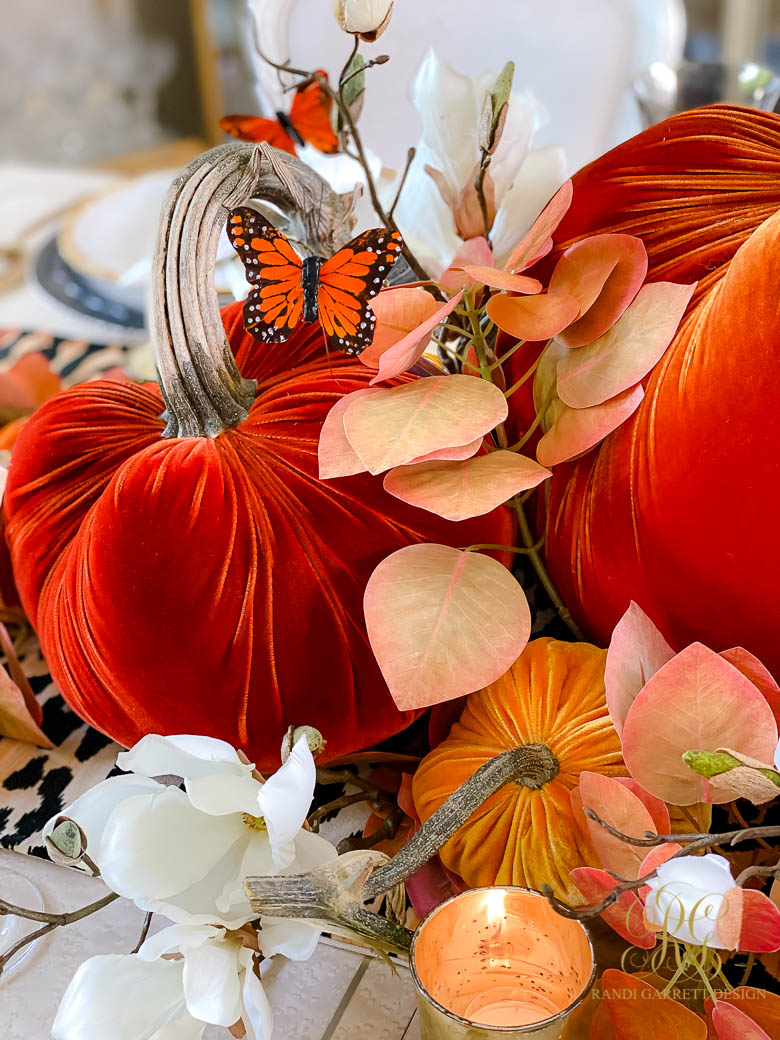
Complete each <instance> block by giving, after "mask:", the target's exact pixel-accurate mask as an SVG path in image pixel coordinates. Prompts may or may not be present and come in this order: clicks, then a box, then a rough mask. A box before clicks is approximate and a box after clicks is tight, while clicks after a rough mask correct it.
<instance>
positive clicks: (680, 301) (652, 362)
mask: <svg viewBox="0 0 780 1040" xmlns="http://www.w3.org/2000/svg"><path fill="white" fill-rule="evenodd" d="M695 288H696V283H695V282H694V283H693V285H676V284H675V283H674V282H653V283H652V284H650V285H645V286H643V287H642V288H641V289H640V290H639V293H638V294H637V296H636V299H635V300H634V301H633V303H632V304H631V306H630V307H629V308H628V309H627V310H626V312H625V313H624V314H623V316H622V317H621V318H619V319H618V320H617V321H616V322H615V324H614V325H613V326H612V327H611V328H610V329H608V330H607V331H606V332H605V333H604V334H603V335H602V336H599V338H598V339H596V340H594V341H593V342H592V343H588V344H587V346H584V347H581V348H580V349H579V350H570V351H569V352H568V354H567V355H566V356H565V357H564V358H562V359H561V360H560V361H559V362H558V396H559V397H560V399H561V400H562V401H563V403H564V404H568V405H570V406H571V407H572V408H591V407H592V406H593V405H596V404H601V403H602V401H607V400H609V398H610V397H615V395H616V394H620V393H622V392H623V391H624V390H628V389H629V388H630V387H632V386H635V385H636V384H637V383H639V382H640V381H641V380H642V379H644V377H645V376H646V375H647V374H648V372H650V371H651V370H652V369H653V368H654V367H655V366H656V365H657V364H658V362H659V361H660V360H661V358H662V357H663V355H664V353H665V352H666V349H667V347H668V346H669V344H670V343H671V342H672V337H673V336H674V334H675V332H676V331H677V326H678V325H679V324H680V320H681V318H682V316H683V313H684V311H685V308H686V307H687V306H688V303H689V301H690V298H691V296H692V295H693V290H694V289H695ZM578 324H579V323H578ZM564 338H565V337H564Z"/></svg>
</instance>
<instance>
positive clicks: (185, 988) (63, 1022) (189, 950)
mask: <svg viewBox="0 0 780 1040" xmlns="http://www.w3.org/2000/svg"><path fill="white" fill-rule="evenodd" d="M171 955H173V956H174V957H175V958H176V959H168V958H170V957H171ZM253 967H254V966H253V954H252V951H251V950H249V949H246V948H245V947H244V946H243V945H242V943H241V938H240V936H237V935H235V934H234V933H230V932H227V931H226V930H225V929H224V928H215V927H212V926H209V925H181V924H175V925H171V927H169V928H164V929H163V930H162V931H161V932H157V934H155V935H152V936H150V937H149V938H148V939H147V940H146V942H144V944H143V946H142V947H141V949H140V950H139V952H138V953H137V954H114V955H108V956H98V957H91V958H90V959H89V960H87V961H85V962H84V963H83V964H82V965H81V966H80V967H79V969H78V971H77V972H76V974H75V975H74V976H73V979H72V980H71V983H70V985H69V986H68V988H67V990H66V991H65V995H64V996H63V998H62V1001H61V1002H60V1006H59V1009H58V1010H57V1015H56V1017H55V1019H54V1023H53V1025H52V1036H53V1037H54V1040H95V1038H96V1037H100V1038H101V1040H190V1038H192V1040H195V1038H197V1037H200V1035H201V1032H202V1030H203V1027H204V1025H205V1024H206V1023H209V1024H211V1025H217V1026H227V1027H230V1026H232V1025H235V1024H236V1023H237V1022H238V1021H239V1019H241V1020H243V1023H244V1026H245V1028H246V1032H247V1037H248V1038H249V1040H269V1038H270V1036H271V1030H272V1025H273V1019H272V1013H271V1006H270V1004H269V1002H268V998H267V996H266V995H265V992H264V991H263V986H262V984H261V982H260V979H259V978H258V976H257V974H256V973H255V971H254V970H253Z"/></svg>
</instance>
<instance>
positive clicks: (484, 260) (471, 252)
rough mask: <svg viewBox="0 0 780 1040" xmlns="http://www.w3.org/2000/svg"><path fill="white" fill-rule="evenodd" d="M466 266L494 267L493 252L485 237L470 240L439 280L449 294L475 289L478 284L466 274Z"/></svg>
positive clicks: (465, 243)
mask: <svg viewBox="0 0 780 1040" xmlns="http://www.w3.org/2000/svg"><path fill="white" fill-rule="evenodd" d="M465 264H478V265H479V266H481V267H492V265H493V252H492V250H491V248H490V246H489V245H488V244H487V240H486V238H485V236H484V235H480V236H478V237H477V238H469V239H468V240H467V241H466V242H464V243H463V245H462V246H461V247H460V249H459V250H458V251H457V253H456V254H455V256H454V257H453V258H452V260H451V261H450V266H449V267H448V268H447V270H446V271H445V272H444V274H443V275H442V276H441V278H440V279H439V285H440V286H441V287H442V289H446V290H447V291H448V292H457V291H458V289H473V288H474V286H475V285H476V284H477V283H476V282H475V280H474V279H473V278H469V277H468V275H466V274H465V272H464V270H463V267H464V265H465Z"/></svg>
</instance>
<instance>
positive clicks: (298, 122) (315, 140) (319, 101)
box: [290, 70, 339, 154]
mask: <svg viewBox="0 0 780 1040" xmlns="http://www.w3.org/2000/svg"><path fill="white" fill-rule="evenodd" d="M318 71H319V72H320V74H321V75H323V76H324V75H325V74H324V73H323V72H322V70H318ZM330 110H331V99H330V96H329V95H328V94H327V93H326V92H325V90H323V88H322V84H321V83H318V82H317V81H316V80H315V81H314V82H313V83H308V84H307V85H306V86H305V87H301V88H300V89H299V90H297V91H296V93H295V97H294V98H293V102H292V106H291V107H290V122H291V123H292V125H293V127H294V128H295V130H296V131H297V132H298V134H300V136H301V139H302V140H304V141H305V142H306V143H307V144H311V145H313V146H314V147H315V148H316V149H317V150H318V151H320V152H327V153H329V154H330V153H333V152H337V151H338V150H339V141H338V138H337V137H336V134H335V132H334V130H333V126H332V124H331V121H330Z"/></svg>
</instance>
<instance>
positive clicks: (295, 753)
mask: <svg viewBox="0 0 780 1040" xmlns="http://www.w3.org/2000/svg"><path fill="white" fill-rule="evenodd" d="M117 763H118V765H119V766H120V767H121V768H122V769H127V770H130V774H129V775H128V776H117V777H112V778H110V779H108V780H104V781H103V782H102V783H100V784H98V785H97V786H96V787H93V788H92V789H91V790H90V791H87V792H86V794H84V795H82V796H81V797H80V798H78V799H76V801H75V802H73V804H72V805H70V806H68V807H67V808H66V809H65V810H63V814H62V815H64V816H67V817H70V818H71V819H73V820H75V821H76V822H77V823H78V824H79V825H80V826H81V829H82V830H83V831H84V833H85V835H86V838H87V849H88V852H89V855H90V857H91V858H92V859H93V860H94V861H95V863H96V864H97V866H98V868H99V870H100V873H101V875H102V877H103V880H104V881H105V882H106V884H107V885H108V886H109V888H111V889H112V890H113V891H114V892H118V893H119V895H122V896H126V897H127V898H128V899H132V900H133V901H134V902H135V903H136V904H137V905H138V906H139V907H141V909H143V910H151V911H154V912H158V913H162V914H164V915H165V916H166V917H168V918H169V919H170V920H172V921H175V922H177V923H180V924H205V925H223V926H225V927H226V928H240V927H241V926H242V925H243V924H246V923H247V922H248V921H250V920H252V919H253V918H254V916H255V915H254V914H253V912H252V909H251V907H250V905H249V901H248V900H247V898H246V895H245V894H244V890H243V879H244V878H245V877H247V876H252V875H268V874H295V873H305V872H306V871H308V870H311V869H313V868H314V867H316V866H319V865H320V864H322V863H325V862H327V861H328V860H330V859H334V858H335V856H336V850H335V848H334V847H333V846H332V845H331V844H330V843H329V842H328V841H326V840H325V839H324V838H321V837H320V836H319V835H317V834H313V833H311V832H310V831H306V830H302V825H303V822H304V820H305V819H306V814H307V813H308V811H309V807H310V805H311V800H312V794H313V791H314V782H315V768H314V760H313V758H312V755H311V752H310V751H309V747H308V745H307V743H306V740H305V738H301V739H300V740H298V742H297V743H296V744H295V747H294V748H293V750H292V753H291V755H290V757H289V758H288V759H287V761H286V762H285V763H284V765H283V766H282V767H281V768H280V769H279V770H278V772H276V773H275V774H274V775H273V776H272V777H270V779H268V780H267V781H265V783H262V782H261V781H260V780H258V779H257V778H256V777H255V776H253V775H252V774H253V766H252V765H251V764H247V763H245V762H242V761H241V759H240V758H239V756H238V754H237V752H236V751H235V750H234V749H233V748H232V747H231V746H230V745H229V744H227V743H225V742H224V741H222V740H215V739H213V738H211V737H199V736H174V737H161V736H157V735H150V736H146V737H144V738H143V739H142V740H140V741H139V742H138V743H137V744H136V745H135V747H134V748H132V750H130V751H126V752H123V753H122V754H120V755H119V756H118V757H117ZM168 775H174V776H176V777H182V778H183V780H184V790H181V789H180V788H179V787H176V786H166V785H165V784H162V783H158V781H157V780H155V779H153V778H154V777H157V776H161V777H163V776H168ZM55 822H56V820H50V821H49V823H48V824H47V825H46V827H45V829H44V834H50V833H51V831H52V829H53V827H54V824H55ZM273 924H274V922H263V925H264V928H265V927H266V925H267V926H268V927H269V928H270V927H271V926H272V925H273ZM283 931H284V932H285V935H286V936H287V939H288V941H289V942H290V943H291V944H292V946H293V947H296V946H300V945H303V946H306V945H307V944H311V943H312V941H313V942H314V943H316V937H317V932H316V930H315V929H314V928H313V927H312V926H311V925H310V924H307V923H306V922H298V921H291V922H285V924H284V925H283ZM312 948H313V946H312Z"/></svg>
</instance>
